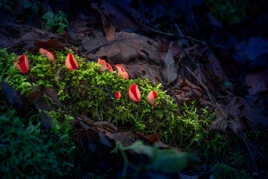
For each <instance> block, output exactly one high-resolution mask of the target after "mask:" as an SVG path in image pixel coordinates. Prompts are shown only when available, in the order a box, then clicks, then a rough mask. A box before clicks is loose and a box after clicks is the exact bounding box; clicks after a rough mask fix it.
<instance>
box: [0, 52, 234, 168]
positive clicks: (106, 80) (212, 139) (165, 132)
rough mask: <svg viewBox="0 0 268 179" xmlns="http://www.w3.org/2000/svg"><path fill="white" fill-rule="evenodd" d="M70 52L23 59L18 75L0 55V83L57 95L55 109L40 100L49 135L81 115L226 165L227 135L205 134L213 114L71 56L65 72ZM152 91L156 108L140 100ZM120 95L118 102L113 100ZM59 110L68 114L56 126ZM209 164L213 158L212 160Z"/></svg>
mask: <svg viewBox="0 0 268 179" xmlns="http://www.w3.org/2000/svg"><path fill="white" fill-rule="evenodd" d="M70 52H71V51H57V52H54V54H55V59H56V60H55V62H54V63H52V62H51V61H49V60H48V59H47V58H46V57H45V56H42V55H39V54H30V53H28V52H26V53H25V55H26V56H27V57H28V60H29V69H30V70H29V72H28V73H27V74H21V73H20V71H19V70H18V69H17V68H16V66H15V65H14V64H13V61H14V60H15V59H17V58H18V55H16V54H8V53H7V51H6V50H1V51H0V74H1V76H0V80H1V81H5V82H6V83H8V84H9V85H10V86H12V87H13V88H14V89H16V90H17V91H19V92H20V93H21V94H22V95H24V96H29V95H31V93H32V92H33V91H34V90H36V89H37V88H38V87H42V88H53V89H54V90H56V92H57V96H58V99H59V101H60V103H61V105H59V104H56V103H55V101H54V100H53V99H50V97H48V96H46V98H47V99H48V100H46V103H47V105H49V106H52V107H53V109H55V110H52V111H45V112H46V114H47V115H48V116H49V117H50V118H52V121H53V127H54V131H59V130H61V131H64V132H66V133H68V132H69V131H70V128H69V126H68V121H69V120H72V119H75V118H76V117H78V116H81V115H85V116H87V117H88V118H90V119H92V120H101V121H109V122H112V123H113V124H115V125H116V126H118V127H119V128H120V129H127V130H135V131H140V132H143V133H144V134H154V133H157V134H159V135H160V136H161V139H162V141H164V142H166V143H168V144H171V145H173V146H178V147H181V148H182V149H183V150H184V151H191V152H198V154H199V155H200V156H201V157H202V158H204V159H205V160H211V159H209V156H214V157H216V158H215V160H217V159H219V156H221V157H220V160H221V161H223V162H224V161H226V162H228V163H230V161H228V160H231V161H232V159H230V157H228V158H227V159H224V160H222V159H223V158H225V157H224V156H228V155H230V153H231V150H232V146H233V145H235V143H236V142H237V141H236V140H230V138H229V137H228V135H226V134H221V133H219V132H217V131H211V130H209V126H210V123H211V121H212V120H213V119H214V118H215V113H214V112H211V111H209V109H208V108H204V107H200V106H199V105H198V103H196V102H191V103H188V104H184V105H178V104H176V103H175V101H174V100H173V99H172V98H171V97H170V96H169V95H168V94H167V93H166V92H165V91H164V90H163V89H162V86H161V84H156V83H153V82H150V81H149V80H147V79H140V78H137V79H129V80H125V79H121V78H119V77H117V74H116V72H108V71H106V72H104V73H101V72H100V66H99V64H97V63H96V62H92V61H88V60H86V59H84V58H80V57H79V56H77V55H75V54H74V57H75V59H76V60H77V62H78V65H79V68H78V69H77V70H74V71H72V72H71V71H69V70H68V69H67V68H66V67H65V58H66V56H67V54H68V53H70ZM134 83H136V84H137V85H138V87H139V89H140V92H141V101H140V102H139V103H135V102H133V101H131V100H130V99H129V97H128V89H129V87H130V86H131V85H132V84H134ZM151 90H155V91H156V92H157V94H158V98H157V100H156V103H157V104H158V105H157V106H156V107H155V106H152V105H150V104H149V103H148V102H147V101H146V96H147V94H148V93H149V92H150V91H151ZM115 91H120V92H121V94H122V97H121V99H116V98H115V97H114V92H115ZM61 111H68V115H66V114H64V116H65V117H64V118H65V119H68V120H67V124H66V121H65V122H63V123H62V120H61V118H62V116H63V115H62V114H61ZM213 160H214V159H213Z"/></svg>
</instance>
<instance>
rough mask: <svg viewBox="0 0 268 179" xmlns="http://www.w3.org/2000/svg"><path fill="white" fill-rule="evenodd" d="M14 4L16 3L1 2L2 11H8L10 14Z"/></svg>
mask: <svg viewBox="0 0 268 179" xmlns="http://www.w3.org/2000/svg"><path fill="white" fill-rule="evenodd" d="M13 3H14V2H12V1H10V0H1V1H0V9H4V10H7V11H8V12H11V11H12V6H13Z"/></svg>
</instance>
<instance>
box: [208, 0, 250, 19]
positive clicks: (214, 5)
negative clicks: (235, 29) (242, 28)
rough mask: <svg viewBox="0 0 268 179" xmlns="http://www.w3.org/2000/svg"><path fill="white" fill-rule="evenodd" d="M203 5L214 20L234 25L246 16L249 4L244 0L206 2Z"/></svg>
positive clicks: (209, 0)
mask: <svg viewBox="0 0 268 179" xmlns="http://www.w3.org/2000/svg"><path fill="white" fill-rule="evenodd" d="M205 3H206V5H207V7H208V8H209V10H210V12H211V13H212V15H214V16H215V17H216V18H218V19H219V20H221V21H223V22H226V23H228V24H234V23H238V22H240V21H241V20H242V19H243V18H245V17H246V16H247V12H248V9H247V8H248V5H249V3H250V2H249V1H244V0H232V1H222V0H206V1H205Z"/></svg>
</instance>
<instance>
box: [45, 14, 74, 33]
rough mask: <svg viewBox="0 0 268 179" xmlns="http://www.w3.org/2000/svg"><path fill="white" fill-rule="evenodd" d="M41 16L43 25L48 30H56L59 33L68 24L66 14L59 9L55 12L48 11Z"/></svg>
mask: <svg viewBox="0 0 268 179" xmlns="http://www.w3.org/2000/svg"><path fill="white" fill-rule="evenodd" d="M42 18H43V19H44V21H45V27H46V28H47V29H48V30H51V31H56V32H57V33H59V34H62V33H63V32H64V30H65V28H66V27H67V26H68V24H69V22H68V20H67V16H66V14H65V13H64V12H62V11H59V12H58V13H57V14H55V13H53V12H52V11H48V12H46V13H45V14H44V15H43V17H42Z"/></svg>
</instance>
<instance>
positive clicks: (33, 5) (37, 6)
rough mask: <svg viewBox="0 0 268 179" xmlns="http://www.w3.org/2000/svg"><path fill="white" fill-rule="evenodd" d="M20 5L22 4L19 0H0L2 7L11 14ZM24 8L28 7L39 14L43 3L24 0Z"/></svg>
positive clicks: (0, 7) (0, 6)
mask: <svg viewBox="0 0 268 179" xmlns="http://www.w3.org/2000/svg"><path fill="white" fill-rule="evenodd" d="M18 5H21V4H20V3H19V0H1V1H0V9H4V10H7V11H8V12H9V13H10V14H12V13H14V9H15V8H16V6H18ZM23 9H27V10H30V11H32V12H34V13H35V14H38V13H40V11H41V3H40V1H35V0H24V1H23Z"/></svg>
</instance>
